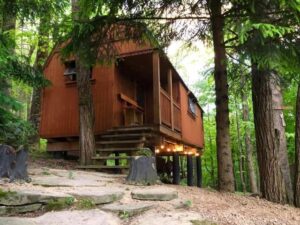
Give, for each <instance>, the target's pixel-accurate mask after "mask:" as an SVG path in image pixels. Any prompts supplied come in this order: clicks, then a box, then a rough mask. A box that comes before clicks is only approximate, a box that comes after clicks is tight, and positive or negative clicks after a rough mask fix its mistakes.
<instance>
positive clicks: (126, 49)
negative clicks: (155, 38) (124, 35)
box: [115, 40, 153, 55]
mask: <svg viewBox="0 0 300 225" xmlns="http://www.w3.org/2000/svg"><path fill="white" fill-rule="evenodd" d="M115 47H116V49H117V52H118V54H119V55H122V54H130V53H134V52H138V51H145V50H149V49H152V48H153V47H152V46H151V45H150V43H143V44H138V43H137V42H134V41H132V40H128V41H122V42H121V41H118V42H116V43H115Z"/></svg>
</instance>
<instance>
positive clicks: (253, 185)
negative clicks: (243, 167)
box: [240, 74, 258, 193]
mask: <svg viewBox="0 0 300 225" xmlns="http://www.w3.org/2000/svg"><path fill="white" fill-rule="evenodd" d="M246 90H247V88H246V75H245V74H241V82H240V92H241V100H242V117H243V121H244V123H245V126H244V142H245V149H246V160H247V167H248V175H249V182H250V191H251V192H252V193H258V188H257V181H256V174H255V166H254V160H253V146H252V142H251V132H250V129H249V125H248V124H249V122H250V115H249V105H248V96H247V93H246Z"/></svg>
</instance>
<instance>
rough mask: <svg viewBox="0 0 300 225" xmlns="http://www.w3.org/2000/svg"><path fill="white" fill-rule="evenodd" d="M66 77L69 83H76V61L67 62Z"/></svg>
mask: <svg viewBox="0 0 300 225" xmlns="http://www.w3.org/2000/svg"><path fill="white" fill-rule="evenodd" d="M64 76H65V77H66V79H67V81H76V63H75V60H72V61H68V62H65V72H64Z"/></svg>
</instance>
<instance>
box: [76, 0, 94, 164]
mask: <svg viewBox="0 0 300 225" xmlns="http://www.w3.org/2000/svg"><path fill="white" fill-rule="evenodd" d="M72 13H73V20H74V23H75V22H76V19H78V16H79V15H78V13H79V6H78V0H72ZM74 36H75V35H74ZM86 38H90V37H86ZM77 43H78V41H77ZM84 47H85V44H84V40H81V41H79V45H78V46H75V44H74V48H73V49H74V54H75V56H76V75H77V90H78V104H79V150H80V164H81V165H88V164H91V162H92V156H93V154H94V150H95V137H94V107H93V96H92V88H91V82H90V73H91V70H90V67H89V66H88V65H86V64H87V63H85V62H83V61H82V60H81V58H80V57H81V56H80V54H78V50H80V49H81V48H84Z"/></svg>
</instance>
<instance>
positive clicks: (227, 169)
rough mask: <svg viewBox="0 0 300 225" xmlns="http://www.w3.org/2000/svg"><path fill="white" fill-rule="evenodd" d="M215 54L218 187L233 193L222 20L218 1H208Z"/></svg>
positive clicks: (220, 5)
mask: <svg viewBox="0 0 300 225" xmlns="http://www.w3.org/2000/svg"><path fill="white" fill-rule="evenodd" d="M208 4H209V9H210V11H211V24H212V34H213V43H214V53H215V59H214V62H215V71H214V79H215V91H216V127H217V137H216V139H217V158H218V186H219V190H220V191H229V192H233V191H234V174H233V163H232V152H231V149H230V134H229V109H228V82H227V68H226V53H225V46H224V33H223V29H224V18H223V16H222V13H221V8H222V3H221V1H220V0H215V1H209V3H208Z"/></svg>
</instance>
